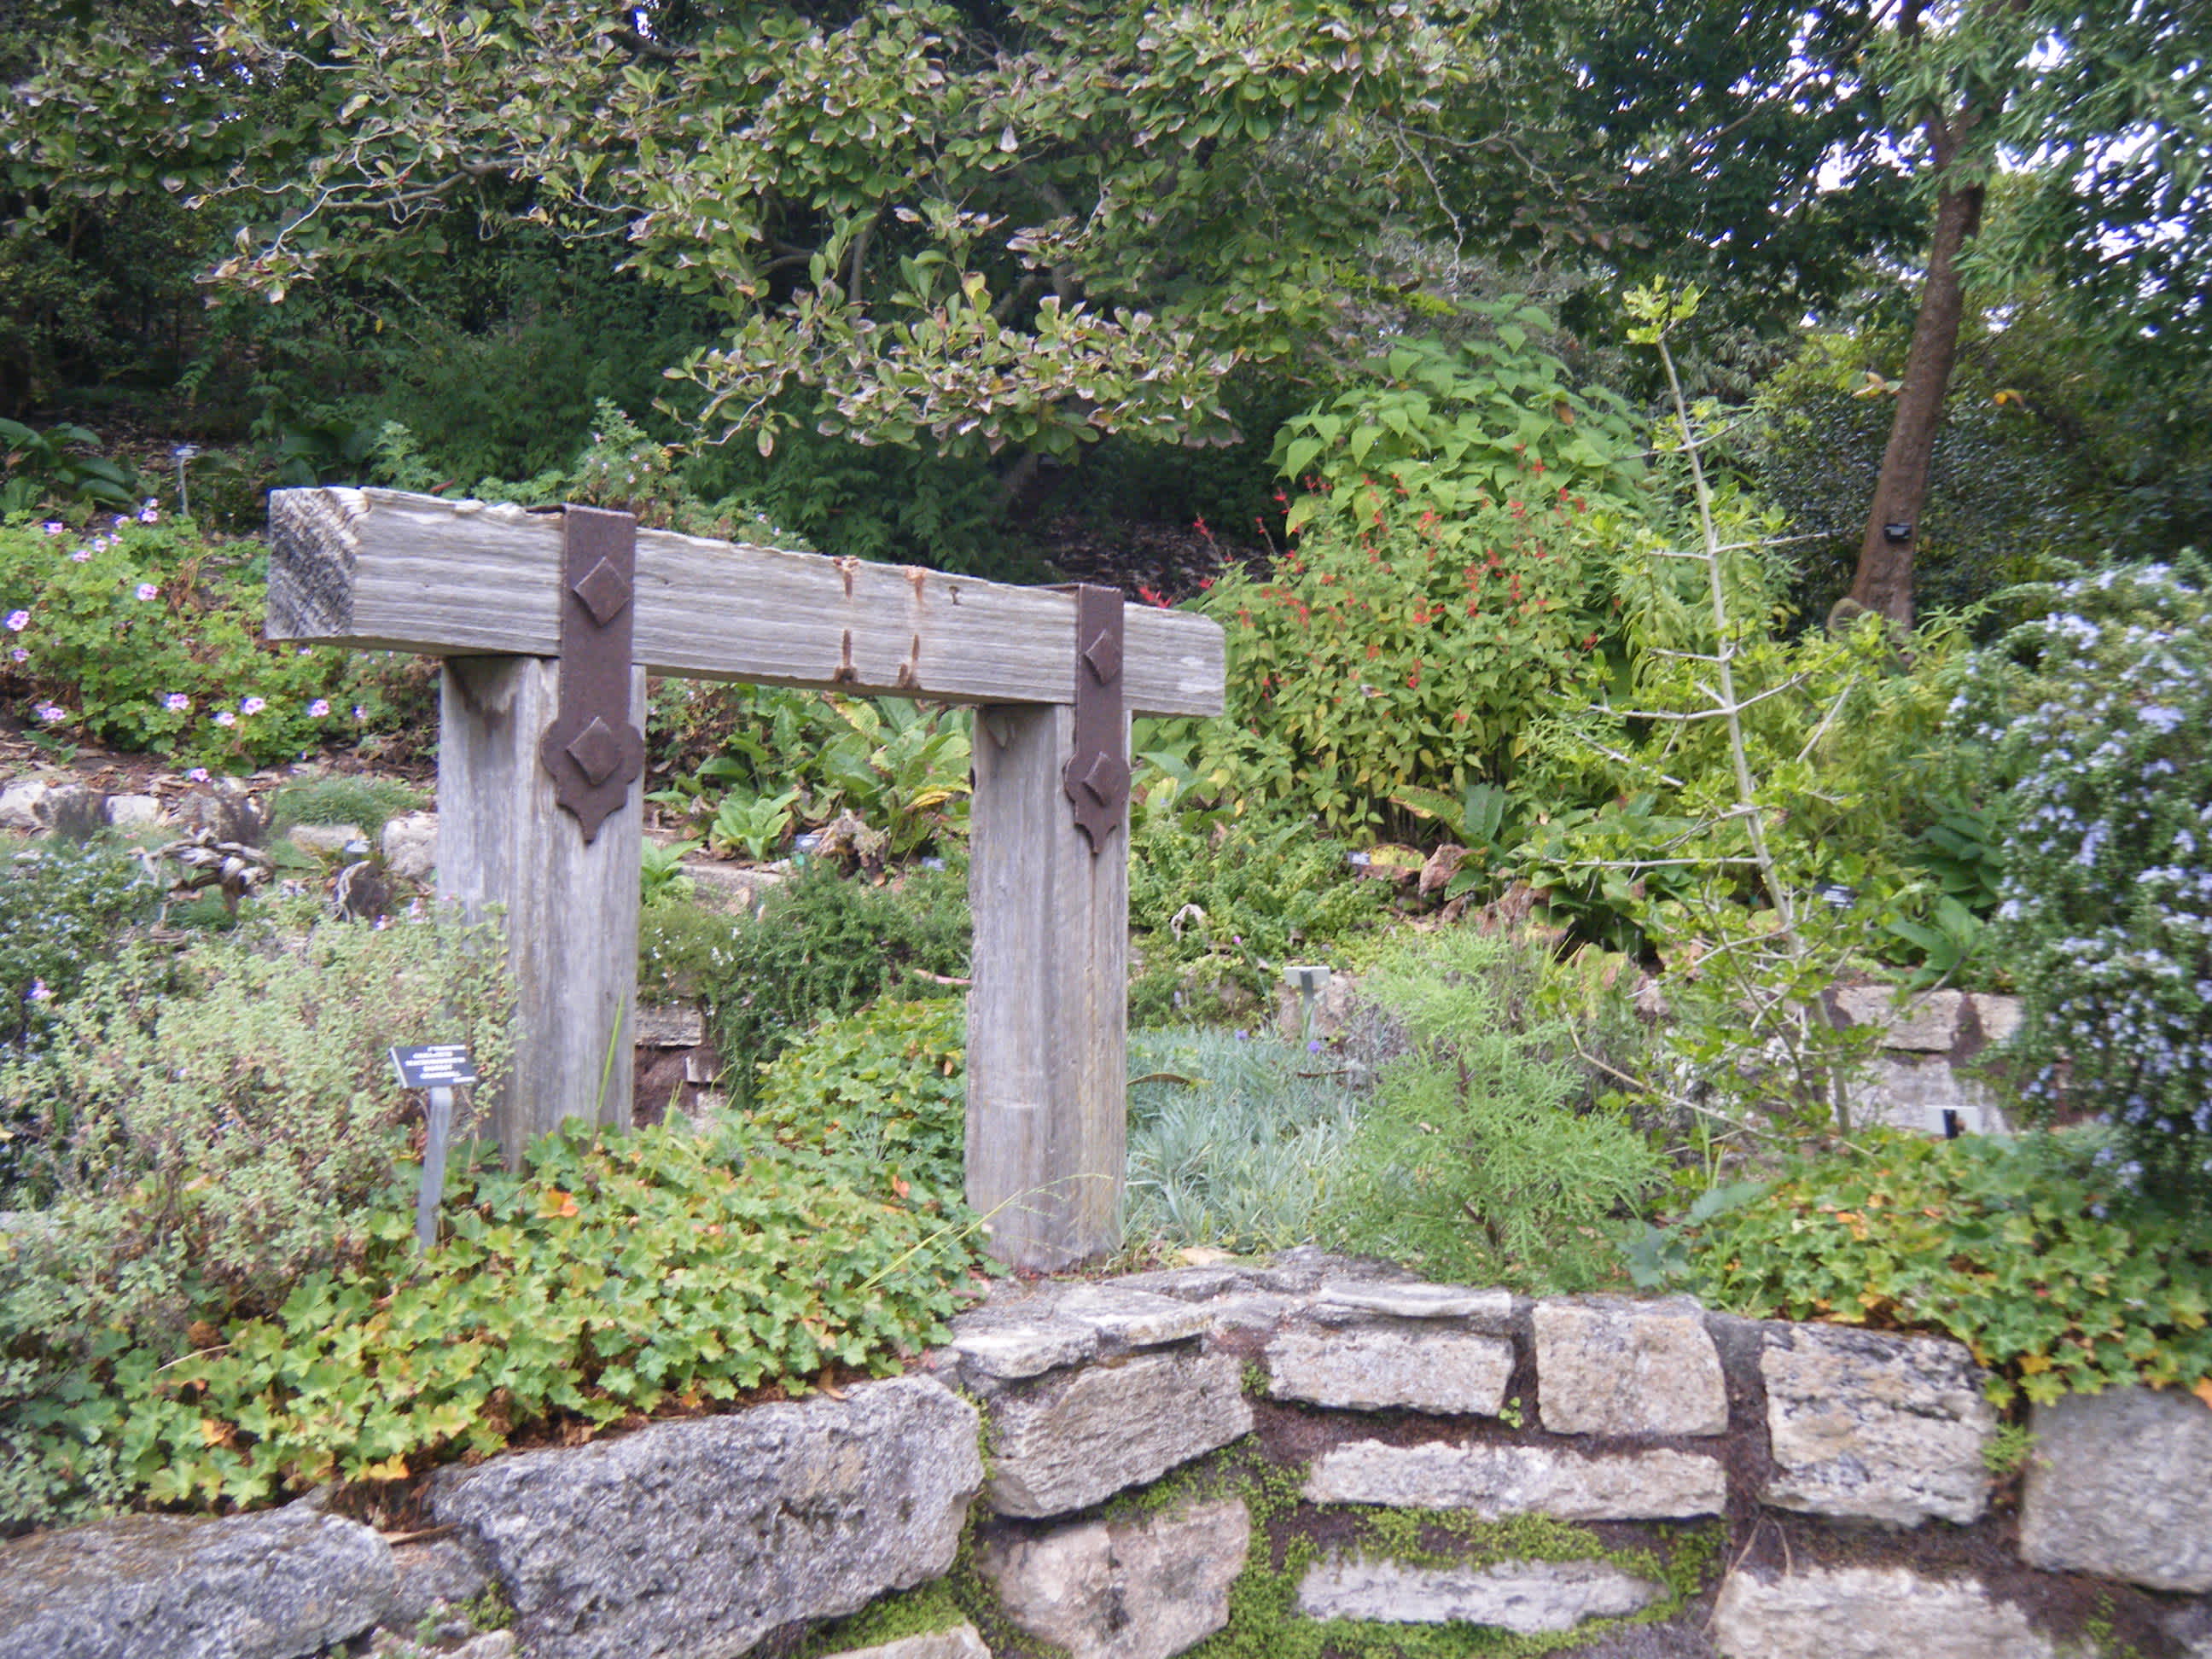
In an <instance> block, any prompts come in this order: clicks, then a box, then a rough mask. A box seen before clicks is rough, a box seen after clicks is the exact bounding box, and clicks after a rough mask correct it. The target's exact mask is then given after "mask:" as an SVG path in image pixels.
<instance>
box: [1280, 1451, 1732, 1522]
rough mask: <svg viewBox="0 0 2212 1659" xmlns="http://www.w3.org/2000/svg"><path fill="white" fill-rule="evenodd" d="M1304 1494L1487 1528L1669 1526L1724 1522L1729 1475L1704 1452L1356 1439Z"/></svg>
mask: <svg viewBox="0 0 2212 1659" xmlns="http://www.w3.org/2000/svg"><path fill="white" fill-rule="evenodd" d="M1305 1496H1306V1498H1307V1500H1308V1501H1309V1502H1311V1503H1316V1504H1389V1505H1392V1506H1394V1507H1396V1508H1401V1509H1416V1510H1474V1512H1475V1513H1476V1514H1477V1515H1479V1516H1481V1517H1482V1518H1483V1519H1484V1520H1486V1521H1495V1520H1498V1519H1499V1518H1501V1517H1503V1516H1509V1515H1549V1516H1557V1517H1558V1518H1559V1519H1560V1520H1563V1521H1664V1520H1674V1519H1678V1518H1680V1517H1684V1516H1698V1515H1718V1514H1720V1513H1721V1512H1722V1510H1723V1509H1725V1508H1726V1507H1727V1504H1728V1472H1727V1470H1726V1469H1725V1468H1723V1467H1722V1465H1721V1463H1720V1461H1719V1460H1718V1459H1717V1458H1713V1457H1708V1456H1706V1455H1705V1454H1704V1453H1702V1452H1684V1451H1671V1450H1654V1451H1640V1452H1615V1453H1612V1454H1609V1455H1607V1454H1599V1455H1585V1454H1583V1453H1579V1452H1572V1451H1565V1450H1554V1449H1552V1448H1551V1447H1548V1446H1480V1445H1477V1446H1467V1445H1454V1444H1451V1443H1448V1442H1434V1443H1431V1444H1428V1445H1425V1446H1386V1445H1384V1444H1383V1443H1382V1442H1380V1441H1377V1440H1355V1441H1353V1442H1352V1443H1351V1444H1349V1445H1344V1446H1337V1447H1334V1448H1332V1449H1330V1450H1328V1451H1326V1452H1324V1453H1322V1455H1321V1456H1320V1457H1319V1458H1318V1459H1316V1461H1315V1463H1314V1466H1313V1470H1312V1473H1311V1474H1309V1475H1308V1476H1307V1478H1306V1484H1305Z"/></svg>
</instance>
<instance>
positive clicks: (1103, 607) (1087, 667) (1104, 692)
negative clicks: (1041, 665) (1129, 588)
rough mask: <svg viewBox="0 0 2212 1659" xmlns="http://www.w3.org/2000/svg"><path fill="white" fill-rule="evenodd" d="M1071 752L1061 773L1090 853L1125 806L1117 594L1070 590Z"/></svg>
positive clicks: (1125, 730)
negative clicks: (1072, 655) (1072, 631)
mask: <svg viewBox="0 0 2212 1659" xmlns="http://www.w3.org/2000/svg"><path fill="white" fill-rule="evenodd" d="M1074 591H1075V752H1074V753H1073V755H1072V756H1071V757H1069V759H1068V763H1067V765H1066V769H1065V770H1064V771H1063V772H1062V773H1061V775H1060V780H1061V783H1062V786H1063V787H1065V788H1066V791H1067V799H1069V800H1070V801H1071V802H1073V805H1074V807H1075V825H1076V828H1077V829H1080V830H1082V831H1083V835H1084V838H1085V840H1086V841H1088V842H1090V843H1091V856H1092V857H1094V858H1095V857H1097V855H1098V854H1099V853H1101V852H1103V850H1104V849H1105V846H1106V838H1107V836H1109V835H1111V834H1112V833H1113V831H1114V827H1115V825H1116V824H1118V823H1121V819H1122V815H1123V813H1124V812H1125V811H1127V807H1128V805H1129V757H1128V738H1129V723H1128V721H1127V719H1125V718H1124V716H1123V714H1122V705H1121V657H1122V650H1121V593H1120V592H1119V591H1118V590H1117V589H1115V588H1111V587H1091V586H1079V587H1077V588H1076V589H1075V590H1074Z"/></svg>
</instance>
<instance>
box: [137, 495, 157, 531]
mask: <svg viewBox="0 0 2212 1659" xmlns="http://www.w3.org/2000/svg"><path fill="white" fill-rule="evenodd" d="M138 522H139V523H140V524H159V523H161V504H160V503H159V502H158V501H155V499H154V498H153V497H152V496H151V495H149V496H148V497H147V498H146V504H145V506H143V507H140V508H139V509H138Z"/></svg>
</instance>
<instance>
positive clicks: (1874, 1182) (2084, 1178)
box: [1688, 1130, 2212, 1403]
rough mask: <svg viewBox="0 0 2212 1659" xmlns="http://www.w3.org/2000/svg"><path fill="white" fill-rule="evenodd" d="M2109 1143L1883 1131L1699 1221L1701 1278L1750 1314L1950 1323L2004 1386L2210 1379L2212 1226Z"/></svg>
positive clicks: (1694, 1254) (2079, 1134) (1695, 1258)
mask: <svg viewBox="0 0 2212 1659" xmlns="http://www.w3.org/2000/svg"><path fill="white" fill-rule="evenodd" d="M2105 1144H2106V1143H2105V1138H2104V1136H2103V1135H2102V1134H2100V1133H2097V1132H2089V1131H2081V1130H2067V1131H2058V1132H2054V1133H2038V1134H2029V1135H2024V1136H2021V1137H2020V1138H2019V1139H2002V1138H1999V1137H1994V1136H1986V1135H1969V1136H1965V1137H1962V1138H1961V1139H1957V1140H1951V1141H1943V1140H1935V1139H1929V1138H1927V1137H1924V1136H1917V1135H1898V1134H1891V1133H1875V1134H1873V1135H1871V1136H1869V1137H1866V1138H1864V1141H1863V1150H1862V1151H1860V1152H1855V1153H1850V1154H1838V1155H1832V1156H1830V1157H1828V1158H1823V1159H1821V1160H1820V1161H1819V1162H1817V1163H1810V1164H1802V1165H1800V1166H1798V1167H1797V1168H1796V1170H1795V1171H1794V1172H1793V1173H1791V1174H1790V1176H1787V1177H1786V1178H1785V1179H1784V1180H1782V1181H1780V1182H1778V1183H1776V1184H1775V1185H1774V1186H1773V1187H1771V1188H1769V1189H1768V1190H1767V1191H1766V1192H1765V1194H1763V1195H1761V1196H1760V1197H1759V1198H1757V1199H1755V1200H1752V1201H1750V1202H1748V1203H1744V1204H1741V1205H1739V1206H1736V1207H1734V1208H1732V1209H1729V1210H1727V1211H1725V1212H1723V1213H1722V1214H1720V1215H1718V1216H1716V1217H1713V1218H1710V1219H1707V1220H1705V1221H1704V1222H1703V1225H1697V1226H1694V1227H1692V1228H1691V1229H1689V1230H1688V1231H1689V1234H1690V1238H1691V1241H1692V1242H1691V1245H1690V1256H1691V1261H1692V1266H1693V1270H1694V1274H1695V1277H1694V1278H1693V1279H1692V1284H1693V1285H1695V1286H1696V1287H1697V1288H1699V1290H1700V1291H1701V1292H1702V1293H1704V1294H1706V1295H1709V1296H1711V1297H1713V1298H1715V1299H1717V1301H1718V1302H1719V1303H1720V1304H1722V1305H1723V1306H1725V1307H1727V1308H1729V1309H1730V1310H1734V1311H1735V1312H1738V1313H1744V1314H1753V1315H1759V1316H1767V1317H1772V1318H1782V1319H1826V1320H1834V1321H1837V1322H1842V1323H1846V1324H1856V1325H1873V1326H1878V1327H1883V1328H1893V1329H1895V1328H1905V1329H1915V1328H1917V1329H1932V1330H1938V1331H1942V1332H1944V1333H1946V1334H1948V1335H1951V1336H1954V1337H1956V1338H1957V1339H1958V1340H1960V1341H1961V1342H1964V1343H1965V1344H1966V1346H1968V1347H1970V1348H1972V1350H1973V1352H1974V1357H1975V1358H1977V1359H1978V1360H1979V1361H1980V1362H1981V1363H1982V1364H1984V1365H1986V1366H1988V1367H1990V1370H1991V1373H1992V1375H1991V1377H1990V1383H1989V1389H1990V1395H1991V1396H1992V1397H1993V1398H1995V1399H1996V1400H1998V1401H2005V1400H2008V1399H2010V1398H2012V1397H2013V1395H2014V1394H2015V1391H2018V1392H2020V1393H2024V1394H2025V1395H2027V1397H2028V1398H2029V1399H2031V1400H2035V1401H2042V1402H2045V1403H2048V1402H2050V1401H2053V1400H2056V1399H2057V1398H2058V1397H2059V1395H2063V1394H2069V1393H2073V1394H2093V1393H2096V1392H2097V1391H2099V1390H2100V1389H2106V1388H2113V1387H2122V1386H2126V1385H2129V1384H2132V1383H2143V1384H2146V1385H2148V1386H2149V1387H2153V1388H2187V1387H2192V1386H2195V1385H2197V1384H2199V1383H2203V1381H2204V1379H2205V1378H2206V1377H2208V1376H2212V1326H2208V1323H2207V1320H2208V1316H2212V1239H2208V1238H2207V1237H2206V1235H2205V1233H2204V1231H2203V1226H2202V1225H2201V1222H2191V1221H2189V1220H2185V1219H2184V1218H2179V1217H2176V1216H2174V1215H2172V1214H2171V1213H2166V1212H2160V1211H2157V1210H2153V1209H2148V1208H2144V1207H2142V1206H2137V1205H2134V1204H2130V1202H2128V1201H2127V1200H2128V1196H2129V1195H2128V1194H2127V1193H2126V1191H2125V1189H2124V1187H2123V1185H2122V1184H2121V1182H2119V1181H2118V1179H2117V1178H2116V1176H2114V1174H2113V1172H2112V1170H2110V1169H2109V1168H2108V1167H2106V1164H2105V1163H2104V1161H2103V1160H2102V1159H2100V1157H2099V1153H2100V1151H2101V1150H2102V1149H2103V1147H2104V1145H2105Z"/></svg>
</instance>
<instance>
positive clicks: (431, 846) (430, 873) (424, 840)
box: [383, 812, 438, 881]
mask: <svg viewBox="0 0 2212 1659" xmlns="http://www.w3.org/2000/svg"><path fill="white" fill-rule="evenodd" d="M383 845H384V867H385V869H386V870H387V871H388V872H391V874H392V876H393V877H394V878H397V879H398V880H400V881H429V880H432V879H434V878H435V876H436V874H437V870H438V815H437V814H436V813H435V812H402V813H401V814H400V815H399V816H398V817H395V818H392V819H391V820H389V821H388V822H387V823H386V824H385V826H384V836H383Z"/></svg>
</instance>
